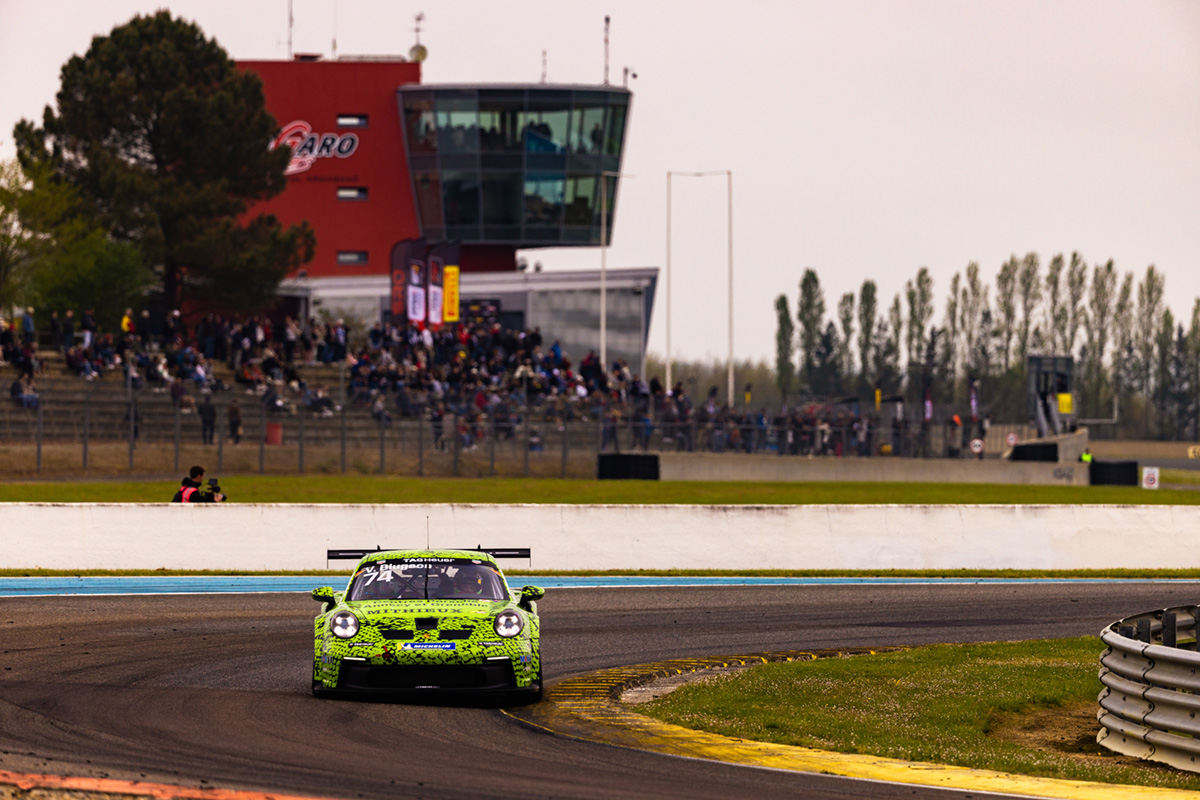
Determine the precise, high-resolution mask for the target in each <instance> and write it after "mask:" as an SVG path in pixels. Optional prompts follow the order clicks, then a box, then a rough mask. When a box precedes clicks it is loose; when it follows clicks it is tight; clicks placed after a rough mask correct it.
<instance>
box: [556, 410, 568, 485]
mask: <svg viewBox="0 0 1200 800" xmlns="http://www.w3.org/2000/svg"><path fill="white" fill-rule="evenodd" d="M558 429H559V430H560V431H562V473H561V475H560V477H563V478H565V477H567V421H566V420H565V419H564V420H560V421H559V423H558Z"/></svg>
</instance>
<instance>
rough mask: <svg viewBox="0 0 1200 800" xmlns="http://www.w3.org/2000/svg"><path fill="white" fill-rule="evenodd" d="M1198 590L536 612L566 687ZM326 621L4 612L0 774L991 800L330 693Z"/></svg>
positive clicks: (1125, 588)
mask: <svg viewBox="0 0 1200 800" xmlns="http://www.w3.org/2000/svg"><path fill="white" fill-rule="evenodd" d="M1198 596H1200V583H1158V584H1151V583H1147V584H1079V585H1072V584H1051V585H1030V584H1019V585H997V584H986V585H974V586H973V585H961V584H957V585H922V586H773V587H721V588H707V587H704V588H685V587H677V588H668V589H661V588H660V589H653V588H622V589H570V590H566V589H564V590H557V591H554V592H551V593H549V594H548V595H547V596H546V598H545V600H543V601H542V602H541V603H540V604H539V606H540V610H541V613H542V631H543V634H542V654H543V659H544V661H545V664H546V667H545V674H546V679H547V682H548V683H551V684H552V683H554V682H555V680H558V679H561V678H564V677H568V676H571V675H578V674H581V673H585V672H589V671H591V670H596V669H602V668H607V667H615V666H622V665H627V664H635V663H643V662H649V661H659V660H664V659H671V658H685V657H696V656H708V655H722V654H734V653H739V652H756V651H765V650H790V649H810V648H812V649H816V648H839V647H843V648H849V647H882V646H892V645H908V644H923V643H934V642H974V641H1003V640H1020V639H1031V638H1051V637H1067V636H1078V635H1096V634H1097V633H1098V632H1099V630H1100V629H1101V628H1102V627H1103V626H1104V625H1106V624H1108V623H1109V622H1112V621H1114V620H1116V619H1118V618H1121V617H1125V616H1128V615H1130V614H1134V613H1138V612H1141V611H1147V610H1151V609H1157V608H1164V607H1167V606H1172V605H1181V604H1184V603H1194V602H1196V600H1197V597H1198ZM316 611H317V605H316V604H315V603H314V602H313V601H312V600H310V599H309V598H308V597H307V596H305V595H301V594H292V593H284V594H253V595H170V596H154V595H143V596H127V597H114V596H96V597H65V598H63V597H59V598H55V597H12V598H0V770H9V771H14V772H38V773H43V772H44V773H52V774H60V775H79V776H89V777H112V778H124V779H131V780H145V781H156V782H162V783H171V784H179V785H184V786H195V787H222V788H231V789H250V790H261V791H274V792H284V793H291V794H302V795H313V796H321V797H336V798H367V799H368V800H374V799H375V798H395V797H435V798H512V797H523V798H538V797H568V798H644V797H664V798H722V800H728V798H739V797H761V798H765V797H772V798H774V797H800V798H901V797H903V798H958V797H961V798H966V797H980V796H981V794H980V793H979V792H959V791H947V790H941V789H929V788H924V787H916V786H910V785H898V784H885V783H874V782H868V781H857V780H852V779H845V778H836V777H830V776H822V775H812V774H800V773H789V772H782V771H773V770H764V769H757V768H749V767H741V766H736V765H729V764H720V763H715V762H706V761H699V760H690V759H681V758H672V757H667V756H659V755H654V754H650V753H642V752H638V751H633V750H627V749H618V748H613V747H607V746H604V745H598V744H591V743H587V742H581V741H576V740H572V739H566V738H560V737H556V736H551V735H548V734H545V733H541V732H538V731H536V730H532V729H529V728H527V727H525V726H523V725H522V724H521V723H520V722H518V721H516V720H513V719H511V718H509V717H507V716H505V715H503V714H502V713H500V711H499V710H498V709H497V708H496V707H495V705H494V704H488V703H485V702H479V701H470V700H462V699H447V700H444V701H440V702H424V703H419V702H386V703H376V702H355V701H334V700H318V699H315V698H313V697H312V696H311V694H310V692H309V684H310V674H311V659H312V637H311V619H312V616H313V615H314V614H315V613H316ZM1101 650H1102V646H1101V645H1100V643H1099V640H1097V650H1096V652H1097V658H1099V654H1100V651H1101ZM1097 691H1099V682H1097Z"/></svg>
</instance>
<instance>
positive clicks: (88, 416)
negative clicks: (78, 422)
mask: <svg viewBox="0 0 1200 800" xmlns="http://www.w3.org/2000/svg"><path fill="white" fill-rule="evenodd" d="M91 422H92V403H91V398H90V397H89V398H88V400H87V401H85V402H84V404H83V471H84V472H87V468H88V466H87V457H88V435H89V434H90V432H91V431H90V428H91Z"/></svg>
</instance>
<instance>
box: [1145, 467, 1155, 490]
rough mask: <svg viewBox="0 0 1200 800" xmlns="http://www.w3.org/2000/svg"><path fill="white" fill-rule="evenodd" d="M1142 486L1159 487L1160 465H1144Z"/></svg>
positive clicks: (1146, 487) (1148, 487) (1147, 487)
mask: <svg viewBox="0 0 1200 800" xmlns="http://www.w3.org/2000/svg"><path fill="white" fill-rule="evenodd" d="M1142 488H1143V489H1157V488H1158V467H1142Z"/></svg>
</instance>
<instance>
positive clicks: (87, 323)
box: [79, 308, 96, 350]
mask: <svg viewBox="0 0 1200 800" xmlns="http://www.w3.org/2000/svg"><path fill="white" fill-rule="evenodd" d="M79 328H80V330H82V331H83V349H84V350H91V349H92V340H93V339H94V338H95V337H96V309H94V308H89V309H88V310H87V311H85V312H83V319H81V320H80V321H79Z"/></svg>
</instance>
